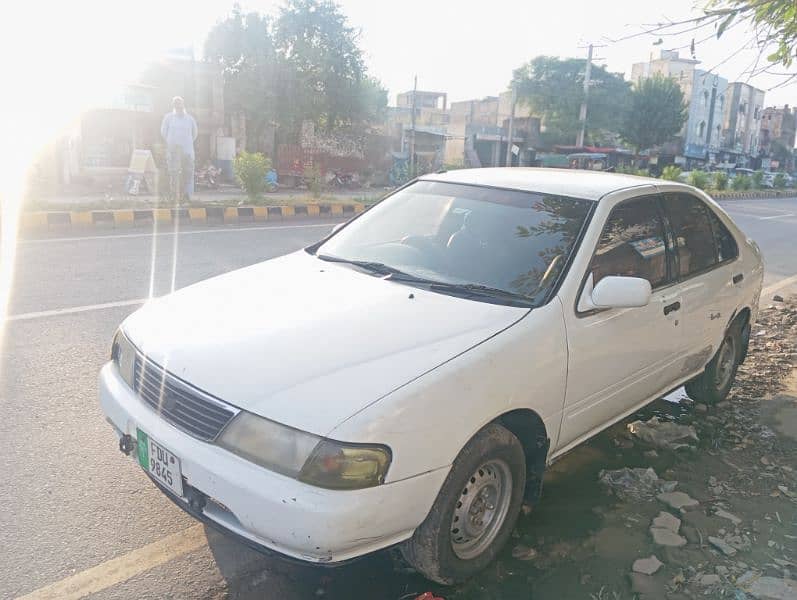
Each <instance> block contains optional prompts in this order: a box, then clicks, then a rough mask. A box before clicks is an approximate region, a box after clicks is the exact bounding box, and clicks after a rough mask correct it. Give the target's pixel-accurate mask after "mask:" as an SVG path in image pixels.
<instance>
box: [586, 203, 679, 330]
mask: <svg viewBox="0 0 797 600" xmlns="http://www.w3.org/2000/svg"><path fill="white" fill-rule="evenodd" d="M645 198H652V199H653V200H654V202H655V203H656V212H658V214H659V218H660V219H661V227H662V230H663V233H664V253H665V254H664V256H665V259H666V263H665V264H666V268H667V277H666V281H665V283H664V284H662V285H659V286H656V287H655V288H653V287H652V286H651V292H653V293H656V292H659V291H661V290H664V289H667V288H669V287H671V286H673V285H675V284H677V283H678V279H677V273H675V274H673V273H671V272H670V268H671V265H672V262H671V261H672V253H673V248H671V247H670V245H671V241H672V239H673V230H672V228H671V227H670V223H669V220H668V218H667V213H666V211H665V210H664V195H663V194H662V193H661V192H659V191H654V192H650V193H648V194H642V195H640V196H634V197H633V198H626V199H625V200H621V201H620V202H618V203H617V204H615V205H614V206H613V207H612V209H611V210H610V211H609V214H608V216H607V217H606V219H605V220H604V221H603V225H602V226H601V231H600V235H599V236H598V241H597V242H596V243H595V247H594V248H593V249H592V252H591V253H590V256H589V261H588V262H587V268H586V270H585V271H584V274H583V275H582V276H581V284H580V285H579V286H578V292H577V293H576V298H575V302H574V304H573V310H574V312H575V315H576V318H578V319H583V318H585V317H591V316H592V315H596V314H598V313H602V312H605V311H607V310H612V309H611V308H591V309H589V310H578V303H579V301H580V300H581V296H582V295H583V293H584V287H585V286H586V285H587V279H588V278H589V276H590V265H592V261H593V259H594V258H595V253H596V252H597V251H598V245H599V244H600V241H601V239H600V236H601V235H603V229H604V228H605V227H606V224H607V223H608V222H609V220H610V219H611V218H612V215H613V214H614V211H615V210H617V209H618V208H620V207H621V206H623V205H624V204H628V203H630V202H637V201H639V200H643V199H645ZM675 260H676V262H677V260H678V254H677V253H676V254H675Z"/></svg>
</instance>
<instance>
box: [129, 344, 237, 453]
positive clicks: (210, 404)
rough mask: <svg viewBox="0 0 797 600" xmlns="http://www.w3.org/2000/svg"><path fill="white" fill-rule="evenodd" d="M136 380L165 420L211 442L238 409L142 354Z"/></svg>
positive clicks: (140, 393) (140, 392) (137, 387)
mask: <svg viewBox="0 0 797 600" xmlns="http://www.w3.org/2000/svg"><path fill="white" fill-rule="evenodd" d="M133 382H134V385H135V391H136V393H137V394H138V397H139V398H141V399H142V400H143V401H144V402H145V403H146V404H148V405H149V406H150V407H151V408H152V409H153V410H154V411H155V412H157V413H158V414H159V415H160V416H161V417H162V418H163V419H164V420H166V421H168V422H169V423H171V424H172V425H174V426H175V427H177V428H179V429H182V430H183V431H185V432H186V433H188V434H190V435H192V436H194V437H195V438H199V439H200V440H204V441H206V442H210V441H213V440H215V439H216V437H217V436H218V435H219V432H221V430H222V429H223V428H224V426H225V425H226V424H227V423H229V422H230V420H231V419H232V418H233V417H234V416H235V415H237V414H238V412H239V410H238V409H237V408H235V407H233V406H230V405H228V404H225V403H224V402H221V401H220V400H216V399H215V398H212V397H211V396H208V395H207V394H205V393H203V392H200V391H199V390H197V389H194V388H192V387H190V386H188V385H187V384H185V383H183V382H182V381H180V380H179V379H177V378H176V377H174V376H173V375H171V374H170V373H168V372H167V371H166V370H165V369H163V368H162V367H160V366H158V365H156V364H155V363H153V362H151V361H149V360H147V359H146V358H144V357H142V356H141V355H139V356H137V357H136V362H135V367H134V370H133Z"/></svg>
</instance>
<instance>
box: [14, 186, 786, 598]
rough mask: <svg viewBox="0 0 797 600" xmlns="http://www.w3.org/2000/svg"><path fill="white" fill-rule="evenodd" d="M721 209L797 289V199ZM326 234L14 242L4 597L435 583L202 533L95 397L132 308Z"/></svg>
mask: <svg viewBox="0 0 797 600" xmlns="http://www.w3.org/2000/svg"><path fill="white" fill-rule="evenodd" d="M724 206H725V208H726V209H727V210H728V211H729V212H730V213H731V215H733V216H734V218H735V219H736V220H737V221H738V222H739V223H740V225H741V226H742V227H743V228H744V229H745V231H747V233H748V234H749V235H751V236H752V237H753V238H754V239H756V240H757V241H758V243H759V245H760V246H761V248H762V250H763V251H764V254H765V257H766V261H767V275H766V283H765V285H771V284H773V283H775V282H777V281H781V280H784V279H786V278H789V277H791V278H793V279H794V280H795V281H797V257H795V254H794V247H795V243H794V239H795V237H797V198H790V199H778V200H766V201H761V200H755V201H753V200H751V201H733V202H726V203H725V204H724ZM330 227H331V224H330V222H329V221H327V222H310V221H303V222H301V223H299V224H297V225H292V224H290V225H289V224H287V223H286V224H284V225H271V224H269V225H264V226H262V227H240V228H234V227H225V228H215V229H191V230H187V231H185V232H183V233H182V234H181V235H179V236H175V235H171V234H166V233H162V234H159V235H157V236H154V237H153V236H151V235H149V234H146V233H143V232H112V231H108V232H102V233H98V234H96V235H88V236H82V237H74V236H73V235H72V234H70V233H68V232H66V233H63V234H58V233H53V234H50V235H49V236H48V237H46V238H42V239H31V240H23V241H21V242H20V244H19V249H18V256H17V265H16V278H15V282H14V287H13V293H12V296H11V299H10V309H9V314H10V315H11V320H10V321H9V322H8V323H7V324H6V326H5V331H4V333H3V331H2V330H0V335H4V337H3V338H2V339H0V407H2V415H3V418H2V419H0V440H2V452H0V481H2V484H0V506H2V510H0V598H14V597H17V596H21V595H25V594H29V593H31V592H33V593H34V596H33V597H38V598H42V597H47V596H46V595H45V594H43V592H46V591H47V590H48V587H47V586H52V585H58V583H59V582H63V581H64V580H67V581H69V582H71V583H72V584H73V585H74V586H75V589H77V590H83V591H95V592H96V594H95V596H94V597H96V598H109V599H111V598H132V597H136V598H165V597H174V598H188V597H190V598H216V597H224V596H225V595H227V596H230V597H235V598H255V597H258V598H280V599H284V600H290V599H294V598H296V599H298V598H307V597H314V596H315V595H316V592H317V591H319V590H321V591H325V594H326V595H325V597H327V598H329V597H334V598H356V597H363V598H366V597H367V598H383V597H384V598H398V597H400V596H401V595H403V594H407V593H409V592H421V591H423V590H424V588H428V586H427V585H426V584H425V583H424V582H422V581H421V580H419V579H418V578H417V577H415V576H405V575H396V574H394V571H393V569H392V566H391V561H390V557H389V556H386V555H384V554H383V555H377V556H376V557H374V558H372V559H368V560H366V561H361V562H359V563H356V564H354V565H353V566H351V567H347V568H346V569H343V570H336V571H329V570H324V569H319V568H310V567H297V566H294V565H290V564H285V563H283V562H281V561H277V560H273V559H268V558H264V557H262V556H260V555H258V554H255V553H253V552H251V551H249V550H247V549H245V548H243V547H242V546H240V545H238V544H237V543H235V542H232V541H230V540H228V539H226V538H224V537H223V536H221V535H219V534H217V533H215V532H213V531H212V530H208V531H205V530H204V529H203V528H202V527H201V526H197V525H196V524H195V522H194V521H192V520H191V519H190V518H189V517H187V516H185V515H184V514H183V513H182V512H181V511H180V510H178V509H177V508H176V507H174V506H173V505H172V504H171V503H170V502H169V501H168V500H167V499H165V498H164V497H163V496H162V495H161V494H160V493H159V492H156V491H155V490H154V488H153V487H152V485H150V483H149V481H148V480H147V479H146V477H145V476H144V475H143V473H142V472H141V471H140V470H139V469H138V468H137V467H136V465H134V464H133V463H132V461H126V460H124V459H123V457H122V456H121V455H120V454H119V452H118V450H116V448H115V442H114V436H113V434H112V433H111V431H110V428H109V427H108V426H107V424H106V423H105V422H104V419H103V417H102V415H101V413H100V410H99V407H98V404H97V399H96V396H97V385H96V377H97V372H98V370H99V368H100V366H101V365H102V364H103V363H104V362H105V361H106V360H107V356H108V350H109V343H110V339H111V336H112V335H113V332H114V330H115V328H116V326H117V325H118V323H119V322H120V321H121V320H122V319H123V318H124V317H125V316H126V315H127V314H129V313H130V312H131V311H132V310H134V309H135V306H136V304H135V302H136V301H138V300H139V299H141V298H145V297H147V296H149V295H150V294H151V293H152V294H155V295H160V294H163V293H166V292H168V291H169V290H170V289H172V288H178V287H182V286H185V285H187V284H190V283H192V282H195V281H198V280H201V279H204V278H206V277H209V276H212V275H215V274H218V273H221V272H224V271H228V270H230V269H234V268H238V267H242V266H245V265H248V264H252V263H254V262H257V261H261V260H264V259H267V258H270V257H274V256H278V255H281V254H284V253H286V252H289V251H291V250H294V249H297V248H300V247H302V246H304V245H306V244H308V243H310V242H312V241H314V240H316V239H318V238H319V237H321V236H322V235H323V234H324V233H326V232H327V231H328V230H329V229H330ZM153 273H154V276H153V275H152V274H153ZM70 577H72V578H73V579H68V578H70ZM49 589H50V590H52V588H49ZM52 593H53V595H51V596H50V597H59V598H63V597H69V596H67V595H66V594H65V592H64V591H63V590H60V591H55V592H52Z"/></svg>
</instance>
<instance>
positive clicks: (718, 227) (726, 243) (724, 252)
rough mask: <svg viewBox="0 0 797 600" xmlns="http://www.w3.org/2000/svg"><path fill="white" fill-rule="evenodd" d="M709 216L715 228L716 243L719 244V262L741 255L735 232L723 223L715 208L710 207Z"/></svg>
mask: <svg viewBox="0 0 797 600" xmlns="http://www.w3.org/2000/svg"><path fill="white" fill-rule="evenodd" d="M708 216H709V219H710V220H711V226H712V229H714V243H715V244H716V245H717V258H718V259H719V262H725V261H726V260H733V259H734V258H736V257H737V256H739V246H737V245H736V240H735V239H734V237H733V234H732V233H731V232H730V231H728V228H727V227H725V225H723V223H722V221H720V219H719V217H718V216H717V215H716V213H715V212H714V211H713V210H711V209H708Z"/></svg>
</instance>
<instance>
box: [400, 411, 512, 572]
mask: <svg viewBox="0 0 797 600" xmlns="http://www.w3.org/2000/svg"><path fill="white" fill-rule="evenodd" d="M525 482H526V459H525V456H524V453H523V447H522V445H521V444H520V441H519V440H518V439H517V438H516V437H515V436H514V434H512V433H511V432H510V431H509V430H508V429H506V428H504V427H502V426H501V425H497V424H494V423H492V424H490V425H487V426H486V427H484V428H483V429H482V430H481V431H480V432H479V433H477V434H476V435H475V436H474V437H473V438H472V439H471V440H470V442H468V444H467V445H466V446H465V448H463V449H462V451H461V452H460V453H459V456H457V458H456V460H455V461H454V464H453V465H452V468H451V472H450V473H449V474H448V477H447V478H446V480H445V482H444V483H443V487H442V488H441V489H440V493H439V494H438V496H437V499H436V500H435V503H434V504H433V505H432V509H431V511H430V512H429V515H428V516H427V517H426V520H424V522H423V523H422V524H421V525H420V527H418V529H416V531H415V534H414V535H413V536H412V538H410V539H409V540H408V541H407V542H405V543H404V544H403V545H402V546H401V552H402V554H403V556H404V558H405V559H406V560H407V562H409V563H410V564H411V565H412V566H413V567H415V568H416V569H417V570H418V571H420V572H421V573H422V574H423V575H424V576H426V577H427V578H429V579H431V580H433V581H436V582H438V583H442V584H453V583H457V582H459V581H463V580H465V579H467V578H468V577H470V576H471V575H473V574H475V573H477V572H478V571H480V570H481V569H483V568H484V567H486V566H487V565H488V564H489V563H490V562H491V561H492V560H493V559H494V558H495V556H496V554H498V552H499V551H500V550H501V548H502V547H503V545H504V544H505V543H506V541H507V540H508V539H509V536H510V534H511V533H512V528H513V527H514V526H515V522H516V521H517V518H518V513H519V512H520V506H521V503H522V501H523V490H524V487H525Z"/></svg>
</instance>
